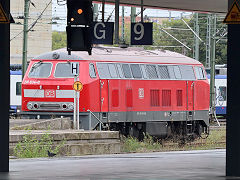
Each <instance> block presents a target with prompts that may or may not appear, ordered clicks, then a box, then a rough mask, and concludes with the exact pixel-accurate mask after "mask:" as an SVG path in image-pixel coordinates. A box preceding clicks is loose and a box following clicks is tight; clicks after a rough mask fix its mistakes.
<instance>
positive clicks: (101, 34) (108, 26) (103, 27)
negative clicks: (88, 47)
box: [91, 22, 114, 44]
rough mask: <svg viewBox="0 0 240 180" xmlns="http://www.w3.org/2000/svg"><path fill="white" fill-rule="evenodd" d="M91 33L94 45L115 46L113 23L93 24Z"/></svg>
mask: <svg viewBox="0 0 240 180" xmlns="http://www.w3.org/2000/svg"><path fill="white" fill-rule="evenodd" d="M91 31H92V43H93V44H113V32H114V23H113V22H93V25H92V30H91Z"/></svg>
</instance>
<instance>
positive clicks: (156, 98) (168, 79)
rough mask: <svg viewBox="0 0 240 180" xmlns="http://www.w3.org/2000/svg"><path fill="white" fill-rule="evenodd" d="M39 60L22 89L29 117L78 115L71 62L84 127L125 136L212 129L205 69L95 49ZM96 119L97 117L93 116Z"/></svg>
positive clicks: (187, 61) (166, 55)
mask: <svg viewBox="0 0 240 180" xmlns="http://www.w3.org/2000/svg"><path fill="white" fill-rule="evenodd" d="M92 52H93V53H92V56H89V55H87V53H86V52H72V55H67V52H66V51H65V50H57V51H53V52H50V53H46V54H43V55H40V56H39V57H36V58H34V59H33V60H32V61H31V62H30V64H29V66H28V69H27V72H26V75H25V77H24V80H23V83H22V111H23V113H32V114H35V115H42V114H50V113H55V114H60V115H72V112H73V101H74V99H73V97H74V90H73V83H74V78H73V76H71V73H70V72H71V68H70V62H79V64H80V68H79V69H80V71H79V80H80V82H81V83H82V84H83V90H82V91H81V93H80V107H79V110H80V123H81V124H80V127H82V128H84V129H93V128H95V127H96V126H97V124H98V123H99V121H98V120H97V119H96V117H97V118H99V120H101V121H102V122H104V123H106V124H108V125H109V127H110V128H111V129H114V130H120V131H121V132H122V133H123V134H131V135H134V136H141V135H142V134H143V133H142V132H147V133H149V134H150V135H156V136H167V135H169V134H182V135H186V134H190V133H191V134H198V135H200V134H201V133H202V130H203V129H206V128H207V127H208V125H209V119H208V111H209V83H208V80H207V77H206V73H205V70H204V67H203V65H202V64H201V63H200V62H198V61H196V60H194V59H191V58H189V57H186V56H183V55H180V54H178V53H174V52H170V51H160V50H154V51H146V50H139V49H136V48H135V49H133V48H128V49H121V48H109V47H106V48H100V47H99V48H93V51H92ZM91 112H92V113H93V114H94V115H95V116H96V117H95V116H92V113H91Z"/></svg>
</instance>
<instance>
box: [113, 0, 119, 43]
mask: <svg viewBox="0 0 240 180" xmlns="http://www.w3.org/2000/svg"><path fill="white" fill-rule="evenodd" d="M114 32H115V44H119V0H115V30H114Z"/></svg>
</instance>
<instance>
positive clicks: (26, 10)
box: [22, 0, 30, 79]
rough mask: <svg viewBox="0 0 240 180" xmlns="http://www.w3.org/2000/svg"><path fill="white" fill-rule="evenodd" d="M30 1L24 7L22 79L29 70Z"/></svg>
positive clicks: (26, 0) (27, 0) (26, 1)
mask: <svg viewBox="0 0 240 180" xmlns="http://www.w3.org/2000/svg"><path fill="white" fill-rule="evenodd" d="M29 6H30V0H25V5H24V25H23V52H22V79H23V78H24V75H25V73H26V70H27V38H28V16H29Z"/></svg>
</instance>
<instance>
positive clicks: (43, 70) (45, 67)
mask: <svg viewBox="0 0 240 180" xmlns="http://www.w3.org/2000/svg"><path fill="white" fill-rule="evenodd" d="M51 69H52V64H51V63H42V62H41V61H39V62H37V63H34V64H33V65H32V68H31V70H30V71H29V74H28V77H31V78H47V77H49V76H50V74H51Z"/></svg>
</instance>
